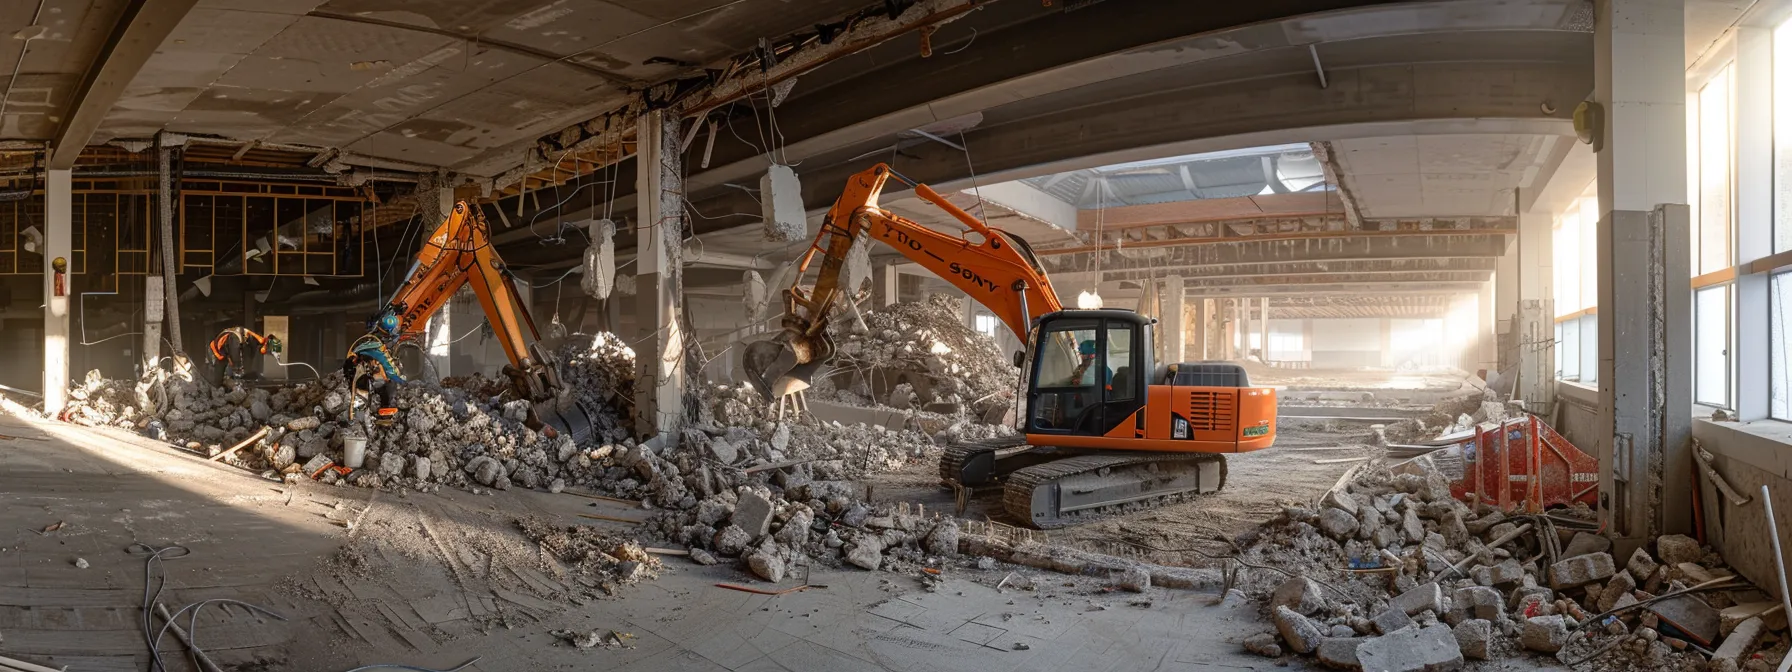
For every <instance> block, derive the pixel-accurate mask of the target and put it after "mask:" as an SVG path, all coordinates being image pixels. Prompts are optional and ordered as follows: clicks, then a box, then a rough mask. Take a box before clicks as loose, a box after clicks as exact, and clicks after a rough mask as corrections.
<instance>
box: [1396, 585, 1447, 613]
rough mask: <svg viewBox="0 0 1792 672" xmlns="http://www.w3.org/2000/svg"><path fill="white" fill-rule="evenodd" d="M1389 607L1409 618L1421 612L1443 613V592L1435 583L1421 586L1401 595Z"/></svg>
mask: <svg viewBox="0 0 1792 672" xmlns="http://www.w3.org/2000/svg"><path fill="white" fill-rule="evenodd" d="M1389 606H1391V607H1399V608H1400V610H1401V611H1404V612H1406V615H1408V616H1411V615H1413V614H1417V613H1419V612H1421V611H1433V612H1438V613H1442V612H1443V611H1444V591H1443V589H1442V588H1439V587H1438V585H1437V582H1435V581H1433V582H1431V583H1426V584H1422V585H1420V586H1419V587H1417V588H1413V589H1412V590H1408V591H1406V592H1404V593H1401V594H1400V596H1399V597H1396V598H1394V599H1393V601H1392V602H1390V603H1389Z"/></svg>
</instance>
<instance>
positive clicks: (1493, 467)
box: [1434, 415, 1599, 512]
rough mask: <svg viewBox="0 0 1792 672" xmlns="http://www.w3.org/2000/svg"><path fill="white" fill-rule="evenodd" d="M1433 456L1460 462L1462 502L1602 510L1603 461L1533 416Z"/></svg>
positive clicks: (1487, 427) (1457, 493) (1490, 426)
mask: <svg viewBox="0 0 1792 672" xmlns="http://www.w3.org/2000/svg"><path fill="white" fill-rule="evenodd" d="M1434 454H1435V455H1437V456H1438V458H1439V460H1440V461H1444V460H1451V461H1453V460H1455V459H1460V460H1461V463H1460V464H1461V471H1460V472H1457V473H1459V474H1460V476H1457V473H1450V475H1451V476H1453V477H1456V481H1455V482H1454V483H1451V484H1450V494H1451V495H1452V496H1454V497H1456V498H1457V499H1459V500H1463V501H1470V499H1469V498H1470V497H1471V496H1472V497H1474V498H1475V499H1474V501H1481V502H1486V503H1487V504H1490V505H1492V506H1497V507H1499V508H1500V509H1502V510H1505V511H1513V510H1518V509H1520V508H1522V509H1523V510H1525V511H1532V512H1535V511H1541V510H1544V509H1548V508H1553V507H1558V506H1568V505H1570V504H1572V503H1574V502H1581V503H1584V504H1586V505H1587V506H1598V501H1599V460H1598V459H1596V458H1594V457H1593V456H1592V455H1588V454H1586V453H1585V452H1582V451H1581V449H1579V448H1576V447H1575V446H1574V444H1572V443H1569V442H1568V440H1567V439H1565V438H1562V435H1561V434H1557V433H1556V430H1555V429H1553V428H1551V427H1550V426H1549V425H1547V424H1545V423H1544V422H1543V421H1541V420H1538V419H1537V417H1536V416H1533V415H1526V416H1523V417H1518V418H1511V419H1509V420H1506V421H1505V422H1501V423H1491V422H1488V423H1482V424H1481V425H1480V426H1478V427H1476V428H1475V432H1474V434H1473V435H1472V436H1469V437H1467V438H1464V439H1462V440H1460V441H1457V442H1456V443H1455V444H1454V445H1451V446H1450V447H1448V448H1445V449H1444V450H1443V451H1439V453H1434ZM1458 456H1459V457H1458ZM1451 466H1455V465H1451ZM1455 471H1456V470H1455V469H1446V473H1449V472H1455Z"/></svg>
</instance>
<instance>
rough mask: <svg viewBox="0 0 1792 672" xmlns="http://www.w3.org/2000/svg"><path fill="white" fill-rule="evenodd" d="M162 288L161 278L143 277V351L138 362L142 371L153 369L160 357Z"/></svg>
mask: <svg viewBox="0 0 1792 672" xmlns="http://www.w3.org/2000/svg"><path fill="white" fill-rule="evenodd" d="M162 287H163V284H162V276H159V275H144V276H143V350H142V352H141V353H140V354H141V355H142V356H141V358H140V360H141V362H142V367H143V370H144V371H149V370H150V369H151V368H154V367H155V365H156V362H157V360H159V359H161V357H162V316H163V312H164V311H163V309H164V308H165V307H166V304H165V303H164V302H165V301H166V299H165V298H164V297H163V296H162Z"/></svg>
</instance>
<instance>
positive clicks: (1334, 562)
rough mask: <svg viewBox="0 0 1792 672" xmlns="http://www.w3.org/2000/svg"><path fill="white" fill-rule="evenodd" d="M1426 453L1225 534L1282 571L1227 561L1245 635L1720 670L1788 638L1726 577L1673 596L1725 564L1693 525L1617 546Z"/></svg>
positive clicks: (1766, 658)
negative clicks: (1468, 497) (1474, 497)
mask: <svg viewBox="0 0 1792 672" xmlns="http://www.w3.org/2000/svg"><path fill="white" fill-rule="evenodd" d="M1428 462H1429V460H1428V459H1427V458H1418V459H1416V460H1412V461H1409V462H1407V463H1405V464H1402V465H1400V466H1398V467H1396V468H1394V469H1391V470H1390V469H1389V468H1387V467H1385V466H1380V465H1376V466H1369V467H1365V468H1362V469H1359V470H1357V472H1356V473H1355V474H1354V476H1353V477H1351V478H1347V479H1345V480H1344V481H1343V482H1341V483H1340V484H1339V487H1337V488H1334V489H1332V490H1331V491H1329V492H1328V493H1326V495H1325V496H1324V497H1323V498H1322V500H1321V501H1320V503H1319V505H1318V507H1317V508H1305V507H1295V506H1291V507H1287V508H1285V509H1284V511H1283V515H1282V516H1280V517H1278V518H1277V519H1276V520H1274V521H1271V522H1270V523H1267V524H1265V525H1264V526H1262V527H1260V528H1257V529H1256V530H1253V531H1251V532H1248V533H1246V534H1245V535H1242V536H1241V537H1240V538H1239V539H1238V540H1237V543H1238V546H1239V547H1240V548H1241V549H1242V551H1241V554H1240V556H1239V559H1240V560H1241V561H1242V563H1247V564H1246V566H1250V565H1256V566H1268V567H1274V568H1277V569H1280V570H1284V571H1287V572H1289V574H1287V575H1284V574H1278V573H1271V572H1268V571H1259V570H1255V569H1247V570H1244V571H1243V573H1242V574H1241V580H1240V584H1239V587H1240V588H1242V589H1243V590H1245V591H1246V592H1247V593H1248V594H1249V595H1250V596H1251V597H1253V598H1257V599H1260V600H1262V601H1263V603H1264V609H1265V613H1266V615H1267V616H1268V617H1269V619H1270V620H1271V621H1272V622H1273V623H1274V625H1275V631H1274V632H1268V633H1263V634H1260V635H1256V636H1253V637H1251V638H1248V639H1247V640H1245V641H1244V642H1242V644H1243V646H1244V647H1245V649H1246V650H1248V651H1252V652H1255V653H1259V654H1261V655H1264V656H1268V657H1281V656H1284V655H1287V654H1298V655H1310V656H1314V657H1316V658H1317V659H1318V662H1319V664H1321V665H1324V666H1327V667H1332V668H1337V669H1351V670H1360V669H1373V670H1387V671H1394V672H1399V671H1415V672H1416V671H1418V670H1449V669H1458V668H1461V667H1463V666H1464V665H1465V663H1466V661H1472V660H1499V659H1507V658H1514V657H1517V656H1524V655H1542V656H1551V657H1554V658H1555V659H1556V660H1555V661H1548V662H1550V664H1558V663H1574V662H1578V661H1579V660H1581V659H1587V660H1588V662H1589V663H1590V664H1591V665H1592V667H1593V669H1600V670H1633V669H1645V670H1724V671H1728V670H1737V669H1744V670H1768V669H1772V665H1774V664H1777V663H1778V661H1779V659H1780V657H1782V656H1783V655H1784V654H1785V652H1786V649H1787V643H1788V641H1792V640H1789V639H1788V637H1787V634H1786V619H1785V617H1784V614H1783V613H1780V612H1779V610H1777V609H1776V608H1775V605H1778V604H1779V602H1777V601H1775V600H1774V598H1773V597H1771V596H1770V595H1768V594H1767V593H1764V592H1761V591H1759V590H1758V589H1755V588H1753V587H1750V586H1748V585H1747V584H1746V582H1743V581H1740V580H1739V579H1738V580H1736V581H1735V583H1734V584H1729V585H1733V586H1734V588H1733V589H1729V590H1716V591H1698V592H1693V593H1687V594H1684V595H1674V594H1675V593H1678V592H1680V591H1684V590H1686V589H1688V588H1692V587H1695V586H1700V585H1702V584H1705V585H1710V584H1709V582H1711V581H1712V580H1714V579H1723V578H1725V577H1730V576H1732V574H1731V572H1730V571H1729V570H1727V569H1725V568H1724V566H1723V560H1722V558H1720V557H1718V556H1717V555H1716V554H1714V553H1711V552H1710V551H1709V549H1707V548H1703V547H1701V546H1700V545H1699V543H1698V542H1697V541H1695V540H1693V539H1690V538H1687V537H1684V536H1679V535H1668V536H1663V537H1660V538H1659V539H1657V540H1656V541H1655V543H1654V544H1653V546H1654V548H1653V551H1651V550H1650V549H1648V548H1639V549H1636V550H1635V551H1634V552H1633V553H1631V554H1629V555H1625V556H1622V558H1620V557H1618V556H1615V555H1614V551H1613V548H1612V543H1611V540H1610V539H1608V538H1606V537H1603V536H1600V535H1598V534H1596V533H1594V531H1593V528H1595V527H1596V524H1587V525H1583V524H1581V520H1580V519H1578V518H1577V514H1578V516H1585V515H1586V512H1585V511H1584V508H1583V509H1582V510H1581V511H1580V512H1575V511H1557V512H1552V513H1551V515H1550V516H1547V517H1545V516H1536V515H1520V514H1508V513H1505V512H1502V511H1500V510H1498V509H1497V508H1494V507H1489V506H1485V505H1471V504H1466V503H1463V502H1460V501H1457V500H1455V499H1453V498H1452V497H1451V496H1450V491H1449V484H1448V482H1447V481H1445V480H1444V478H1443V477H1442V476H1441V475H1440V474H1439V473H1438V472H1437V471H1436V470H1435V468H1432V467H1430V466H1429V464H1428ZM1588 522H1590V521H1588ZM1551 537H1553V538H1551ZM1291 577H1292V578H1291ZM1717 585H1725V584H1717ZM1580 669H1586V668H1580Z"/></svg>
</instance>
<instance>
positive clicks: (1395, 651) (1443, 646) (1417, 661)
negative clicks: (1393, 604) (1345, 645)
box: [1356, 623, 1462, 672]
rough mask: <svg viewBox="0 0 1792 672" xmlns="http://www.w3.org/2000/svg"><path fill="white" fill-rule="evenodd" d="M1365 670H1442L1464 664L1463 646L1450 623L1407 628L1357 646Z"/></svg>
mask: <svg viewBox="0 0 1792 672" xmlns="http://www.w3.org/2000/svg"><path fill="white" fill-rule="evenodd" d="M1356 657H1357V661H1358V662H1360V663H1361V664H1362V666H1363V669H1364V670H1375V671H1377V672H1442V671H1445V670H1456V669H1461V667H1462V650H1461V649H1460V648H1458V647H1457V645H1456V634H1455V633H1454V632H1453V631H1451V630H1450V626H1447V625H1444V624H1442V623H1439V624H1437V625H1433V626H1431V627H1427V628H1416V627H1415V628H1407V629H1405V630H1401V631H1399V632H1396V633H1393V634H1391V635H1383V636H1381V637H1376V638H1373V639H1370V640H1368V641H1365V642H1363V643H1362V644H1360V645H1358V646H1357V648H1356Z"/></svg>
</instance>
